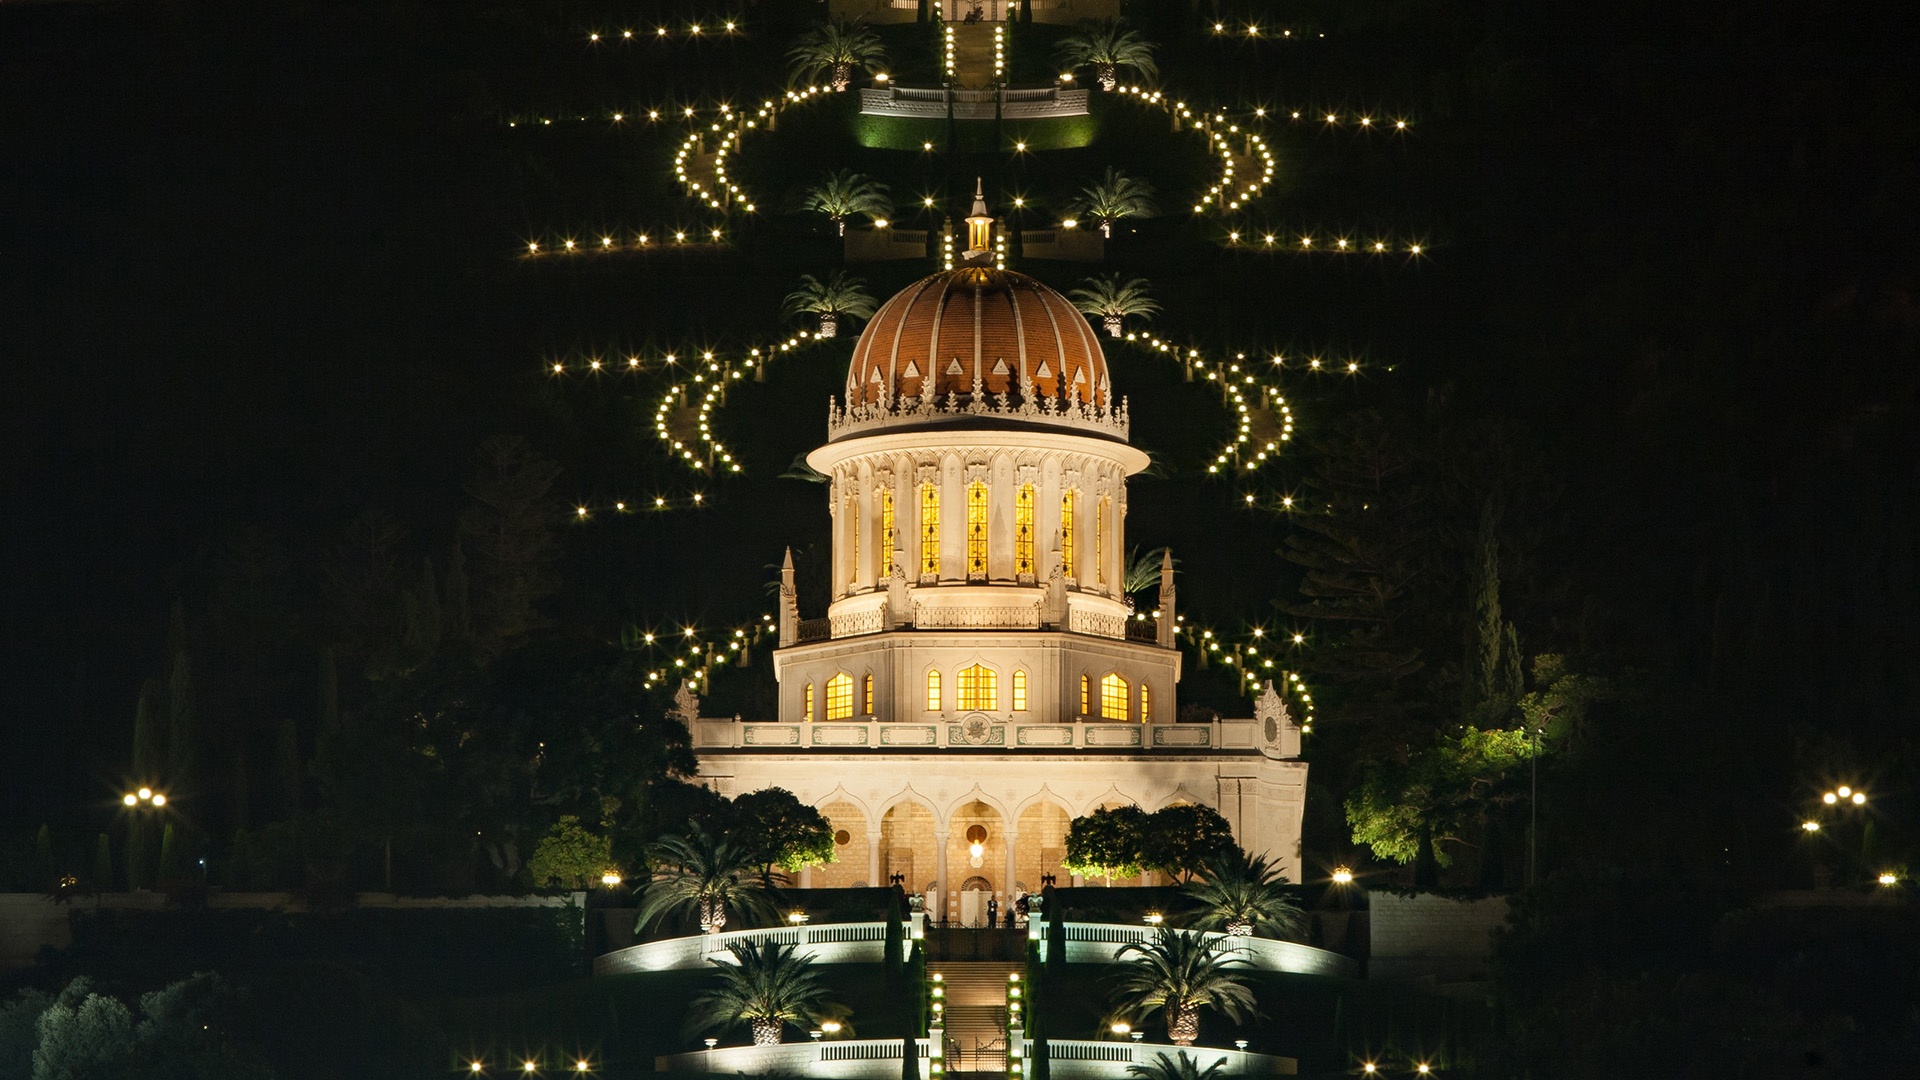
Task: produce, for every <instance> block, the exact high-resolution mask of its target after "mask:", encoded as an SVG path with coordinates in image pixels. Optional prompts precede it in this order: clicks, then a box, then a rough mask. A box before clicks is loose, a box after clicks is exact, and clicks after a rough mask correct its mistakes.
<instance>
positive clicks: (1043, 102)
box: [1000, 87, 1087, 120]
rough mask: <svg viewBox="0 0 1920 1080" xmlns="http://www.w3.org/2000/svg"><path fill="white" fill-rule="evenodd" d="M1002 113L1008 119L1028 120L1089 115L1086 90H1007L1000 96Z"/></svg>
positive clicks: (1050, 88) (1049, 88)
mask: <svg viewBox="0 0 1920 1080" xmlns="http://www.w3.org/2000/svg"><path fill="white" fill-rule="evenodd" d="M1000 115H1001V116H1002V117H1004V118H1006V119H1008V120H1028V119H1036V118H1042V117H1049V116H1085V115H1087V92H1086V91H1085V90H1061V89H1057V88H1052V87H1048V88H1045V89H1040V90H1007V91H1005V92H1003V93H1002V94H1001V97H1000Z"/></svg>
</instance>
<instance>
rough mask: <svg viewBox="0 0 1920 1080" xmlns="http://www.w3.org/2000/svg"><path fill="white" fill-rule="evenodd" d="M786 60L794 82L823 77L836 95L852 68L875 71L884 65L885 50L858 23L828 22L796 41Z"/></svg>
mask: <svg viewBox="0 0 1920 1080" xmlns="http://www.w3.org/2000/svg"><path fill="white" fill-rule="evenodd" d="M787 58H788V59H789V60H792V61H793V77H794V79H795V80H796V81H798V80H805V79H811V78H815V77H817V76H819V75H821V74H822V73H825V74H826V75H827V76H828V81H829V83H830V84H831V85H832V86H833V89H834V90H835V91H836V92H838V91H841V90H845V89H846V88H847V85H848V84H849V83H850V82H851V81H852V80H853V69H854V68H855V67H860V68H863V69H865V70H867V71H879V70H880V68H881V67H882V66H884V65H885V64H886V62H887V50H886V47H885V46H883V45H881V44H880V38H879V35H877V34H875V33H874V32H873V31H872V30H869V29H868V28H867V26H866V24H865V23H863V22H861V21H859V20H858V19H856V20H854V21H853V22H847V21H846V20H844V19H829V20H827V21H826V22H822V23H815V24H814V25H813V26H812V27H810V28H808V29H807V31H806V32H804V33H802V34H801V35H800V36H799V37H798V38H796V39H795V40H794V43H793V48H791V49H788V50H787Z"/></svg>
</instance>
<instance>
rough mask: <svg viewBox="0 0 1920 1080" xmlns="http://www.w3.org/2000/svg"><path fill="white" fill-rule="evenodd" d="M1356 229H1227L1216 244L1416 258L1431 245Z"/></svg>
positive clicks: (1276, 251)
mask: <svg viewBox="0 0 1920 1080" xmlns="http://www.w3.org/2000/svg"><path fill="white" fill-rule="evenodd" d="M1357 232H1358V230H1355V231H1354V232H1340V231H1329V232H1323V233H1313V232H1289V231H1283V230H1275V229H1271V228H1265V229H1251V228H1249V229H1229V230H1228V231H1227V233H1226V234H1225V236H1224V237H1223V238H1222V239H1221V241H1220V243H1221V244H1222V245H1223V246H1226V247H1241V248H1253V249H1258V250H1263V251H1271V252H1272V253H1274V254H1276V255H1279V254H1291V255H1375V256H1378V255H1409V256H1413V257H1416V258H1417V257H1422V256H1425V255H1426V254H1427V253H1428V252H1430V251H1431V250H1432V245H1431V244H1430V243H1429V242H1428V241H1427V240H1426V239H1425V238H1424V237H1421V238H1416V237H1396V236H1391V235H1387V234H1382V233H1369V234H1367V235H1365V236H1359V235H1355V233H1357Z"/></svg>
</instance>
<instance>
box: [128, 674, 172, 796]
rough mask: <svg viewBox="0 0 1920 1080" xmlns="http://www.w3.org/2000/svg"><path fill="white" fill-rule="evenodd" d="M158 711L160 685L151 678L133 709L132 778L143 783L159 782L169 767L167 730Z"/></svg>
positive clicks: (142, 687) (142, 689)
mask: <svg viewBox="0 0 1920 1080" xmlns="http://www.w3.org/2000/svg"><path fill="white" fill-rule="evenodd" d="M159 711H160V684H159V682H158V681H156V680H153V679H148V680H147V681H146V682H145V683H144V684H143V685H142V686H141V687H140V696H139V699H138V700H137V702H136V703H135V705H134V709H133V775H134V778H135V779H136V780H138V781H139V782H140V783H143V784H152V783H157V782H158V781H159V779H160V772H161V770H162V769H164V768H166V766H167V730H166V727H165V726H163V724H162V723H161V719H160V715H159Z"/></svg>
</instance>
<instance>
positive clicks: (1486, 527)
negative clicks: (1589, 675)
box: [1460, 499, 1521, 723]
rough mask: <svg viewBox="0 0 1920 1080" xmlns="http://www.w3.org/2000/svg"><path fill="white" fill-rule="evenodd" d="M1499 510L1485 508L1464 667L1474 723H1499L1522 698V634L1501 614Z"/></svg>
mask: <svg viewBox="0 0 1920 1080" xmlns="http://www.w3.org/2000/svg"><path fill="white" fill-rule="evenodd" d="M1499 521H1500V513H1499V510H1498V509H1497V508H1496V507H1495V506H1494V503H1493V500H1491V499H1489V500H1487V501H1486V502H1485V503H1484V504H1483V505H1482V506H1481V509H1480V528H1479V532H1478V534H1477V535H1476V537H1475V542H1474V548H1475V553H1476V559H1475V563H1474V568H1473V574H1472V576H1471V581H1472V583H1473V611H1472V621H1471V623H1470V625H1469V626H1468V629H1467V653H1466V658H1465V661H1464V663H1463V664H1462V665H1461V679H1460V683H1461V701H1460V704H1461V711H1462V713H1463V714H1464V716H1465V717H1466V718H1467V719H1468V722H1469V723H1471V722H1474V721H1475V718H1476V717H1479V718H1481V721H1482V722H1485V721H1488V720H1497V719H1498V714H1503V713H1505V712H1506V711H1507V710H1508V709H1509V708H1510V707H1511V704H1512V702H1513V701H1514V699H1516V698H1518V697H1519V696H1520V690H1521V679H1520V655H1519V654H1520V647H1519V633H1518V631H1517V630H1515V629H1514V625H1513V624H1512V623H1511V622H1508V621H1506V619H1505V618H1504V616H1503V615H1502V613H1501V610H1500V539H1499V535H1498V528H1499Z"/></svg>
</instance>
